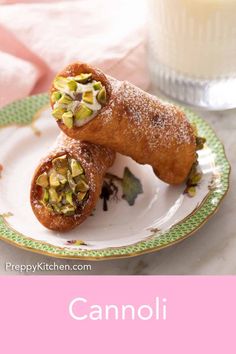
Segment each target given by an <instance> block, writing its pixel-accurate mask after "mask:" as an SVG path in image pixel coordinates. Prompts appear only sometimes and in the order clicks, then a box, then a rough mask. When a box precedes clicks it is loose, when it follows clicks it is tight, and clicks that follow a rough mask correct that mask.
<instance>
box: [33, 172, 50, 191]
mask: <svg viewBox="0 0 236 354" xmlns="http://www.w3.org/2000/svg"><path fill="white" fill-rule="evenodd" d="M36 184H37V185H38V186H41V187H43V188H46V187H47V186H48V175H47V172H44V173H42V174H41V175H40V176H38V178H37V180H36Z"/></svg>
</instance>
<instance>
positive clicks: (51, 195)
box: [36, 155, 89, 215]
mask: <svg viewBox="0 0 236 354" xmlns="http://www.w3.org/2000/svg"><path fill="white" fill-rule="evenodd" d="M36 184H37V185H38V186H40V187H41V192H40V203H41V204H42V205H43V206H44V207H46V208H47V209H48V210H49V211H51V212H54V213H56V214H62V215H74V214H75V213H76V212H77V211H78V209H79V207H80V206H81V205H82V203H83V202H84V201H85V200H86V199H87V197H88V193H89V186H88V182H87V179H86V176H85V173H84V170H83V167H82V166H81V164H80V162H79V161H77V160H75V159H73V158H71V157H69V156H67V155H63V156H59V157H57V158H55V159H53V160H52V166H51V168H50V169H49V170H48V171H47V172H46V171H45V172H43V173H42V174H41V175H40V176H38V178H37V180H36Z"/></svg>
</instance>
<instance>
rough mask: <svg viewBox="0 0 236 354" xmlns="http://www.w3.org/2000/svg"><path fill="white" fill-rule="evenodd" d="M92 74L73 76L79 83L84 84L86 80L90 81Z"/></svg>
mask: <svg viewBox="0 0 236 354" xmlns="http://www.w3.org/2000/svg"><path fill="white" fill-rule="evenodd" d="M91 79H92V74H91V73H90V74H80V75H77V76H75V77H74V80H75V81H77V82H79V83H81V84H86V83H87V82H89V81H91Z"/></svg>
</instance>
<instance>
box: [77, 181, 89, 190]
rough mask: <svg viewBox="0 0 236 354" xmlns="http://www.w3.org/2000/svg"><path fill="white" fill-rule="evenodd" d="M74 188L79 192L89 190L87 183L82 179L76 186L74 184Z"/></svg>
mask: <svg viewBox="0 0 236 354" xmlns="http://www.w3.org/2000/svg"><path fill="white" fill-rule="evenodd" d="M76 189H77V190H78V191H79V192H87V191H88V190H89V186H88V185H87V183H86V182H85V181H83V180H80V181H79V182H78V183H77V186H76Z"/></svg>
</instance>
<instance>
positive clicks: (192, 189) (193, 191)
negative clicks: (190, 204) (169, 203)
mask: <svg viewBox="0 0 236 354" xmlns="http://www.w3.org/2000/svg"><path fill="white" fill-rule="evenodd" d="M187 193H188V195H189V197H195V195H196V187H188V189H187Z"/></svg>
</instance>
